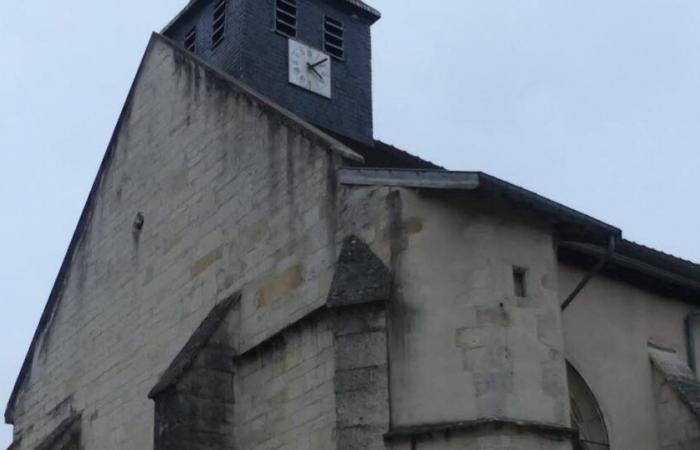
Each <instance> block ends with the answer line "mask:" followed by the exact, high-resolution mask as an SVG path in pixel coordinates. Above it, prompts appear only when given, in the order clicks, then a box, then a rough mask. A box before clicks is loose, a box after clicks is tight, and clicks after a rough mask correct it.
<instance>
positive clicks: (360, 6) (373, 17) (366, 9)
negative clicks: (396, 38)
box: [161, 0, 382, 36]
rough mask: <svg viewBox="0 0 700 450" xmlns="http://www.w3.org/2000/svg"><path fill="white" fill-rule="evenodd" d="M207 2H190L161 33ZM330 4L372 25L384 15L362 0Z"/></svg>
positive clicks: (197, 0)
mask: <svg viewBox="0 0 700 450" xmlns="http://www.w3.org/2000/svg"><path fill="white" fill-rule="evenodd" d="M205 1H206V0H190V1H189V3H187V5H186V6H185V7H184V8H182V10H181V11H180V12H179V13H177V15H176V16H175V17H174V18H173V19H172V20H171V21H170V22H168V24H167V25H166V26H165V27H164V28H163V30H162V31H161V34H164V35H166V36H167V34H168V31H169V30H170V28H171V27H172V26H173V25H175V24H176V23H177V22H178V21H179V20H180V18H182V17H183V16H184V15H186V14H187V13H188V12H190V11H191V10H192V9H194V8H195V7H196V6H197V5H200V4H202V3H204V2H205ZM325 1H329V2H336V3H343V4H345V5H347V6H350V7H352V8H353V9H355V10H357V12H358V13H361V14H362V15H364V16H365V17H367V18H368V19H369V20H370V21H371V23H375V22H376V21H378V20H379V19H381V18H382V14H381V13H380V12H379V11H378V10H377V9H375V8H372V7H371V6H369V5H368V4H367V3H365V2H363V1H362V0H325Z"/></svg>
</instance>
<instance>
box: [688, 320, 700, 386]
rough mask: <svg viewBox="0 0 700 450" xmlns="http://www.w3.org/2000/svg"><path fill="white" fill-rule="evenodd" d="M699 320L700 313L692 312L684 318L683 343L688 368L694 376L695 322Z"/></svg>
mask: <svg viewBox="0 0 700 450" xmlns="http://www.w3.org/2000/svg"><path fill="white" fill-rule="evenodd" d="M698 318H700V311H696V312H692V313H690V314H688V315H687V316H686V317H685V341H686V344H687V345H686V347H687V349H688V367H690V370H692V371H693V373H694V374H696V375H697V373H698V366H697V363H696V361H697V359H696V357H695V355H696V349H695V327H694V325H695V322H696V321H697V319H698Z"/></svg>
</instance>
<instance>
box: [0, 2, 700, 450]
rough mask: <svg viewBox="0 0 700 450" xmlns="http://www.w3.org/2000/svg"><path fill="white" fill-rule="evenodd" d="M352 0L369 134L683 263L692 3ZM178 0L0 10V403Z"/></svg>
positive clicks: (699, 134)
mask: <svg viewBox="0 0 700 450" xmlns="http://www.w3.org/2000/svg"><path fill="white" fill-rule="evenodd" d="M369 1H370V3H371V4H372V5H373V6H376V7H377V8H378V9H380V10H381V11H382V12H383V14H384V18H383V19H382V20H381V21H380V22H379V23H378V24H377V25H376V26H375V28H374V87H375V130H376V135H377V137H378V138H380V139H382V140H384V141H387V142H389V143H392V144H395V145H397V146H400V147H403V148H405V149H407V150H412V151H414V152H415V153H417V154H419V155H421V156H423V157H424V158H427V159H430V160H433V161H435V162H437V163H440V164H442V165H445V166H446V167H448V168H450V169H463V170H483V171H486V172H489V173H491V174H493V175H496V176H499V177H502V178H504V179H506V180H508V181H511V182H513V183H516V184H519V185H522V186H524V187H526V188H529V189H532V190H534V191H536V192H538V193H540V194H543V195H545V196H547V197H550V198H552V199H554V200H557V201H560V202H562V203H565V204H567V205H568V206H572V207H574V208H576V209H579V210H581V211H583V212H586V213H588V214H591V215H594V216H595V217H597V218H599V219H602V220H605V221H607V222H609V223H612V224H614V225H617V226H619V227H621V228H623V230H624V232H625V235H626V237H627V238H629V239H633V240H635V241H639V242H641V243H644V244H646V245H650V246H653V247H656V248H658V249H661V250H664V251H667V252H670V253H674V254H676V255H679V256H683V257H686V258H690V259H693V260H696V261H700V240H698V239H697V238H696V234H697V230H698V228H699V225H700V212H698V208H697V207H696V204H697V202H696V197H697V195H698V193H700V190H699V189H698V185H697V175H696V172H697V170H698V167H700V152H698V146H699V145H700V126H698V119H700V86H699V84H700V2H698V1H697V0H588V1H585V2H583V1H572V0H479V1H477V0H433V1H425V0H374V1H372V0H369ZM185 3H186V0H149V1H147V2H144V1H143V0H119V1H107V0H101V1H99V2H96V1H94V0H89V1H88V0H72V1H57V0H51V1H49V0H35V1H32V2H18V1H7V2H3V3H2V5H0V30H1V31H0V36H1V37H2V41H3V45H2V49H3V50H2V55H0V170H2V176H0V199H1V200H2V207H3V209H2V211H3V214H2V220H0V241H1V244H2V248H3V249H4V253H5V257H4V258H2V260H0V285H2V287H3V289H2V295H1V296H0V307H1V308H2V310H1V314H0V340H1V342H2V345H1V346H0V348H1V349H0V400H2V401H1V403H2V407H3V408H4V406H5V404H6V399H7V398H8V396H9V393H10V390H11V388H12V385H13V383H14V380H15V377H16V375H17V372H18V371H19V367H20V365H21V362H22V359H23V358H24V355H25V352H26V350H27V348H28V345H29V342H30V340H31V336H32V334H33V332H34V328H35V325H36V323H37V321H38V319H39V316H40V314H41V310H42V308H43V306H44V303H45V301H46V299H47V296H48V293H49V291H50V289H51V286H52V284H53V281H54V279H55V276H56V274H57V272H58V268H59V265H60V263H61V260H62V258H63V255H64V253H65V250H66V248H67V245H68V242H69V240H70V237H71V235H72V233H73V229H74V227H75V225H76V223H77V220H78V216H79V214H80V211H81V209H82V206H83V203H84V201H85V199H86V197H87V194H88V191H89V189H90V185H91V183H92V181H93V178H94V176H95V173H96V171H97V167H98V164H99V161H100V159H101V158H102V155H103V153H104V150H105V148H106V144H107V142H108V140H109V137H110V134H111V132H112V129H113V127H114V124H115V122H116V120H117V116H118V114H119V110H120V108H121V106H122V103H123V101H124V99H125V96H126V92H127V90H128V88H129V85H130V83H131V81H132V79H133V76H134V74H135V71H136V68H137V65H138V63H139V60H140V57H141V55H142V53H143V51H144V49H145V47H146V44H147V42H148V39H149V34H150V32H151V31H153V30H159V29H161V27H162V26H163V25H165V24H166V23H167V22H168V20H169V19H170V18H171V17H172V16H173V15H174V14H175V13H176V12H177V11H178V10H179V9H180V8H181V7H182V6H184V4H185ZM76 351H78V350H76ZM10 440H11V433H10V428H9V427H5V428H2V429H0V447H2V446H3V445H4V446H7V445H8V444H9V443H10ZM3 448H4V447H3Z"/></svg>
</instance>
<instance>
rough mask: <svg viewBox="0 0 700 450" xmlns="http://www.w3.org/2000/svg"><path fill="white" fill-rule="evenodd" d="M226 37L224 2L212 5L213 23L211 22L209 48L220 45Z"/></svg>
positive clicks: (223, 0) (219, 0)
mask: <svg viewBox="0 0 700 450" xmlns="http://www.w3.org/2000/svg"><path fill="white" fill-rule="evenodd" d="M225 35H226V0H218V1H217V2H216V3H214V21H213V22H212V33H211V46H212V48H214V47H216V46H217V45H219V44H221V42H222V41H223V40H224V37H225Z"/></svg>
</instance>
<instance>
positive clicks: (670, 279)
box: [559, 242, 700, 293]
mask: <svg viewBox="0 0 700 450" xmlns="http://www.w3.org/2000/svg"><path fill="white" fill-rule="evenodd" d="M559 247H560V248H563V249H566V250H569V251H572V252H574V253H578V254H581V255H584V256H589V257H595V258H601V257H603V256H604V255H605V253H606V250H605V249H603V248H600V247H598V246H595V245H591V244H587V243H583V242H561V243H559ZM608 262H609V264H611V265H615V266H618V267H621V268H624V269H628V270H631V271H633V272H636V273H639V274H641V275H644V276H647V277H650V278H653V279H656V280H660V281H663V282H664V283H668V284H670V285H673V286H678V287H683V288H686V289H690V290H692V291H694V292H698V293H700V281H696V280H693V279H691V278H688V277H685V276H683V275H678V274H676V273H673V272H670V271H668V270H665V269H662V268H659V267H658V266H654V265H652V264H649V263H646V262H643V261H640V260H637V259H634V258H630V257H628V256H625V255H622V254H620V253H619V252H616V253H614V254H613V255H612V256H611V257H610V259H609V261H608Z"/></svg>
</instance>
